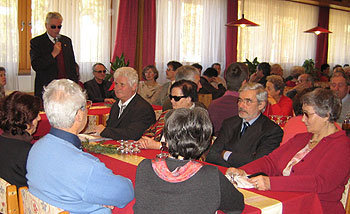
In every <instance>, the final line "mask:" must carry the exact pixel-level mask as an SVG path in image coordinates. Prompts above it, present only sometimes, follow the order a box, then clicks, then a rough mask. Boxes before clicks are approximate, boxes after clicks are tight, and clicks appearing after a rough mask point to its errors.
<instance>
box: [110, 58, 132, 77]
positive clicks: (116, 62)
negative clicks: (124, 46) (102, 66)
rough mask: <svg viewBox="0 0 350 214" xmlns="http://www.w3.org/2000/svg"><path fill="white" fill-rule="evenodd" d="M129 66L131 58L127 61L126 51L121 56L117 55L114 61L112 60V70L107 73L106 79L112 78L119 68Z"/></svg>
mask: <svg viewBox="0 0 350 214" xmlns="http://www.w3.org/2000/svg"><path fill="white" fill-rule="evenodd" d="M127 66H129V60H128V61H125V56H124V53H122V55H121V56H120V58H119V57H118V56H117V57H116V58H115V60H114V62H111V72H110V73H109V74H107V75H106V77H105V80H110V79H111V78H112V77H113V74H114V71H116V70H117V69H118V68H121V67H127Z"/></svg>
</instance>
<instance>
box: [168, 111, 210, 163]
mask: <svg viewBox="0 0 350 214" xmlns="http://www.w3.org/2000/svg"><path fill="white" fill-rule="evenodd" d="M212 130H213V126H212V124H211V121H210V118H209V114H208V112H207V110H205V109H203V108H200V107H195V108H194V109H193V110H191V109H186V108H180V109H176V110H171V111H170V112H168V113H167V114H166V116H165V125H164V137H165V140H166V142H167V143H168V145H169V153H170V154H171V155H172V156H173V157H178V156H182V157H184V159H185V160H189V159H198V158H199V157H200V156H201V154H202V153H203V152H204V151H205V150H206V149H207V148H208V146H209V144H210V139H211V134H212Z"/></svg>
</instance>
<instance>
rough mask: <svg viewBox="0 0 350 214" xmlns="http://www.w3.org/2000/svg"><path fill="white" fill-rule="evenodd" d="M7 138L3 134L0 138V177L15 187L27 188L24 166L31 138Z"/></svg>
mask: <svg viewBox="0 0 350 214" xmlns="http://www.w3.org/2000/svg"><path fill="white" fill-rule="evenodd" d="M8 136H10V135H8V134H7V135H6V134H5V133H4V134H3V135H1V136H0V177H1V178H2V179H4V180H6V181H7V182H8V183H10V184H13V185H16V186H17V187H22V186H28V185H27V178H26V174H27V168H26V165H27V157H28V153H29V150H30V148H31V147H32V144H31V143H30V139H31V137H30V136H29V135H26V136H27V137H25V136H14V137H16V138H13V137H8Z"/></svg>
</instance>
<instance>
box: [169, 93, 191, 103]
mask: <svg viewBox="0 0 350 214" xmlns="http://www.w3.org/2000/svg"><path fill="white" fill-rule="evenodd" d="M186 97H188V96H173V95H171V94H170V95H169V99H170V100H172V99H174V100H175V102H179V101H180V100H181V99H182V98H186Z"/></svg>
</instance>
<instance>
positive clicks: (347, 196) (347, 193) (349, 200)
mask: <svg viewBox="0 0 350 214" xmlns="http://www.w3.org/2000/svg"><path fill="white" fill-rule="evenodd" d="M340 201H341V202H342V204H343V206H344V208H345V213H346V214H350V178H349V180H348V183H347V184H346V185H345V190H344V192H343V197H342V198H341V200H340Z"/></svg>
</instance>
